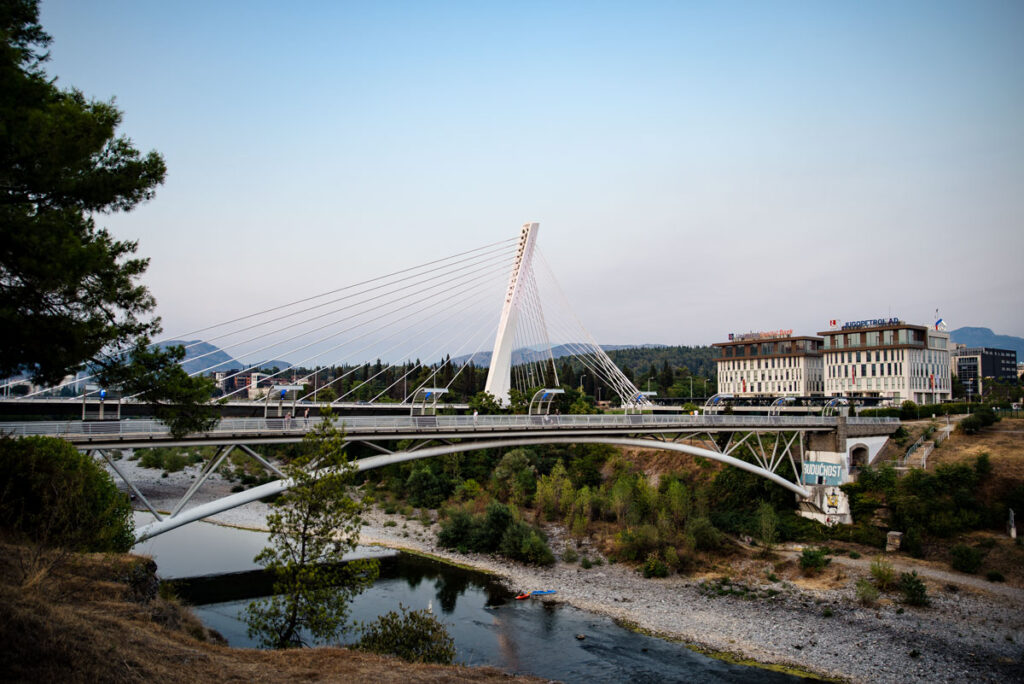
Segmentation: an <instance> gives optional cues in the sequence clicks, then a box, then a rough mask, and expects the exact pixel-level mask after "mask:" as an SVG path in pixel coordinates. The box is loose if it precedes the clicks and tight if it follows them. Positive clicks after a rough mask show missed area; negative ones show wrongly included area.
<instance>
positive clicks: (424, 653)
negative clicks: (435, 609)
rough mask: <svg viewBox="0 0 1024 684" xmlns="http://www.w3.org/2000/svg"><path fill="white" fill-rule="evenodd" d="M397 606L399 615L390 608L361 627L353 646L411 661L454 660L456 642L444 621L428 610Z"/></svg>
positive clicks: (445, 663) (449, 662) (440, 661)
mask: <svg viewBox="0 0 1024 684" xmlns="http://www.w3.org/2000/svg"><path fill="white" fill-rule="evenodd" d="M398 608H399V610H401V611H402V612H401V614H399V613H396V612H395V611H391V612H389V613H387V614H385V615H381V616H380V617H379V618H377V619H376V620H375V621H374V622H372V623H370V624H369V625H366V626H364V627H363V630H362V636H361V637H360V639H359V641H358V642H356V643H355V644H354V645H353V646H352V648H355V649H357V650H360V651H369V652H370V653H380V654H383V655H396V656H398V657H399V658H401V659H402V660H407V661H409V662H411V663H441V664H443V665H450V664H451V663H452V661H454V660H455V642H454V640H453V639H452V637H451V635H450V634H448V630H447V629H446V628H445V626H444V624H443V623H442V622H441V621H440V620H438V619H437V618H436V617H434V616H433V615H432V614H431V613H430V612H429V611H427V610H414V611H410V610H409V609H408V608H406V607H405V606H402V605H399V606H398Z"/></svg>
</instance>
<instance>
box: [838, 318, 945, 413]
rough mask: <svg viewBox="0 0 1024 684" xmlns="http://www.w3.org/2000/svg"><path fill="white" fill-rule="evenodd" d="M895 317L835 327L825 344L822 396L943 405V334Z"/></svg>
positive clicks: (934, 328)
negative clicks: (883, 399) (870, 398)
mask: <svg viewBox="0 0 1024 684" xmlns="http://www.w3.org/2000/svg"><path fill="white" fill-rule="evenodd" d="M941 327H943V326H941V325H936V326H930V327H929V326H922V325H910V324H908V323H906V322H904V321H902V320H899V319H896V318H888V319H872V320H865V321H852V322H847V323H844V324H842V325H838V324H835V325H834V327H833V329H832V330H826V331H824V332H821V333H818V334H819V335H821V336H822V337H824V339H825V344H824V348H823V350H822V351H823V354H824V362H825V393H826V394H828V395H830V396H845V397H881V398H885V399H890V400H891V401H892V403H893V404H899V403H900V402H903V401H906V400H908V399H909V400H911V401H913V402H915V403H918V404H933V403H939V402H942V401H948V400H949V399H950V398H951V397H952V382H951V378H950V372H949V351H950V343H949V333H948V332H946V331H945V330H942V329H939V328H941Z"/></svg>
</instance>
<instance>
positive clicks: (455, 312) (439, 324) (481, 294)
mask: <svg viewBox="0 0 1024 684" xmlns="http://www.w3.org/2000/svg"><path fill="white" fill-rule="evenodd" d="M488 294H489V293H487V292H486V291H485V290H480V291H479V292H478V293H477V295H476V296H475V297H474V298H472V299H470V300H469V302H470V303H469V304H467V306H465V307H463V308H462V309H457V310H453V311H452V312H451V313H449V315H448V316H446V317H445V318H442V319H438V320H436V321H435V322H434V324H433V325H432V326H430V327H429V328H427V330H432V329H434V328H438V327H442V326H443V324H444V323H446V322H447V321H448V320H450V319H452V318H454V317H455V316H458V315H460V314H462V313H464V312H465V311H466V310H467V309H469V308H471V306H472V305H475V304H478V303H479V302H480V300H482V299H483V298H484V297H485V296H486V295H488ZM407 330H408V328H403V329H402V330H400V331H398V332H406V331H407ZM439 337H440V333H439V334H437V335H434V336H433V337H431V338H429V339H426V340H424V341H423V342H421V343H420V345H419V346H417V347H414V348H413V349H412V350H408V351H407V352H405V355H406V356H407V357H408V355H409V354H413V353H415V352H417V351H419V350H420V349H422V348H423V347H424V346H426V345H427V344H429V343H431V342H434V341H435V340H437V339H438V338H439ZM399 344H401V342H400V343H399ZM397 346H398V345H397V344H396V345H394V346H392V347H391V348H390V349H388V350H387V351H386V352H385V353H388V352H391V351H393V350H394V349H395V348H396V347H397ZM403 363H405V362H403ZM363 365H365V364H363ZM397 365H398V364H397V363H390V364H387V365H386V366H384V367H383V368H381V370H379V371H378V372H377V373H375V374H374V375H372V376H371V377H369V378H366V380H364V381H363V382H364V383H366V382H369V381H370V380H373V379H374V378H376V377H378V376H379V375H381V374H382V373H384V372H385V371H387V370H388V369H390V368H394V367H396V366H397ZM420 365H422V364H417V367H418V366H420ZM359 368H362V365H360V366H356V367H354V368H352V369H351V370H349V371H348V372H346V373H344V374H343V375H340V376H338V377H337V378H335V379H334V380H332V381H331V382H329V383H328V384H327V385H324V387H328V386H330V385H332V384H334V383H335V382H337V381H338V380H341V379H343V378H345V377H348V376H349V375H351V374H352V373H354V372H355V371H356V370H358V369H359ZM403 377H404V376H403ZM401 379H402V378H399V380H401ZM396 384H398V382H397V381H396V382H395V383H393V384H392V385H391V386H389V387H388V388H387V389H386V390H385V392H386V391H387V390H388V389H391V387H393V386H394V385H396ZM320 389H323V388H322V387H321V388H320ZM356 389H358V388H352V389H351V390H349V391H348V392H346V393H345V394H343V395H341V396H340V397H338V398H337V399H335V400H334V402H332V403H338V402H340V401H341V400H342V399H344V398H345V397H347V396H348V395H349V394H351V393H352V392H354V391H355V390H356ZM310 394H312V392H310V393H307V394H306V395H305V396H304V397H302V398H301V399H300V401H301V400H302V399H305V398H307V397H309V395H310ZM381 394H383V392H382V393H381ZM377 396H378V397H379V396H380V395H377ZM376 399H377V397H374V398H373V399H371V400H370V401H371V403H372V402H373V401H375V400H376Z"/></svg>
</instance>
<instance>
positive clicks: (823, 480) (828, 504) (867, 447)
mask: <svg viewBox="0 0 1024 684" xmlns="http://www.w3.org/2000/svg"><path fill="white" fill-rule="evenodd" d="M851 428H853V429H851ZM851 433H853V434H851ZM888 439H889V435H887V434H886V435H870V434H863V431H862V430H857V429H856V426H850V425H848V424H847V420H846V417H845V416H840V417H839V418H838V419H837V422H836V429H835V430H834V431H832V432H821V433H812V434H810V435H809V439H808V444H807V446H808V449H807V451H806V452H805V453H804V459H803V473H802V477H801V484H803V486H804V488H806V489H808V490H810V491H811V496H810V497H807V498H801V497H797V500H798V509H797V513H798V514H799V515H800V516H802V517H804V518H810V519H811V520H817V521H818V522H820V523H824V524H825V525H837V524H839V525H850V524H852V523H853V515H852V514H851V513H850V500H849V497H847V496H846V493H845V492H844V491H843V490H842V489H840V486H841V485H844V484H847V483H849V482H854V481H856V479H857V472H858V470H859V469H860V467H861V466H865V465H870V464H871V463H873V462H874V460H875V459H876V458H877V457H878V454H879V452H880V451H881V450H882V447H883V446H885V443H886V441H888Z"/></svg>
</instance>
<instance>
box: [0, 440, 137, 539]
mask: <svg viewBox="0 0 1024 684" xmlns="http://www.w3.org/2000/svg"><path fill="white" fill-rule="evenodd" d="M0 528H2V529H3V530H5V531H6V532H7V533H8V534H11V535H13V536H14V537H15V538H17V539H22V540H24V541H27V542H30V543H33V544H38V545H40V546H41V547H61V548H65V549H67V550H69V551H116V552H125V551H128V550H129V549H130V548H131V547H132V545H133V544H134V523H133V520H132V511H131V504H130V503H129V501H128V498H127V497H126V496H125V495H124V494H122V493H121V492H119V491H118V489H117V486H116V485H115V484H114V482H113V481H112V480H111V479H110V476H109V475H108V474H107V472H106V471H105V470H104V469H103V468H102V467H100V466H99V465H98V464H97V463H96V461H94V460H93V459H92V458H91V457H89V456H87V455H85V454H83V453H81V452H79V451H78V450H77V449H75V448H74V447H73V446H71V445H70V444H69V443H67V442H65V441H64V440H60V439H53V438H50V437H25V438H23V439H11V438H9V437H0Z"/></svg>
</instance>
